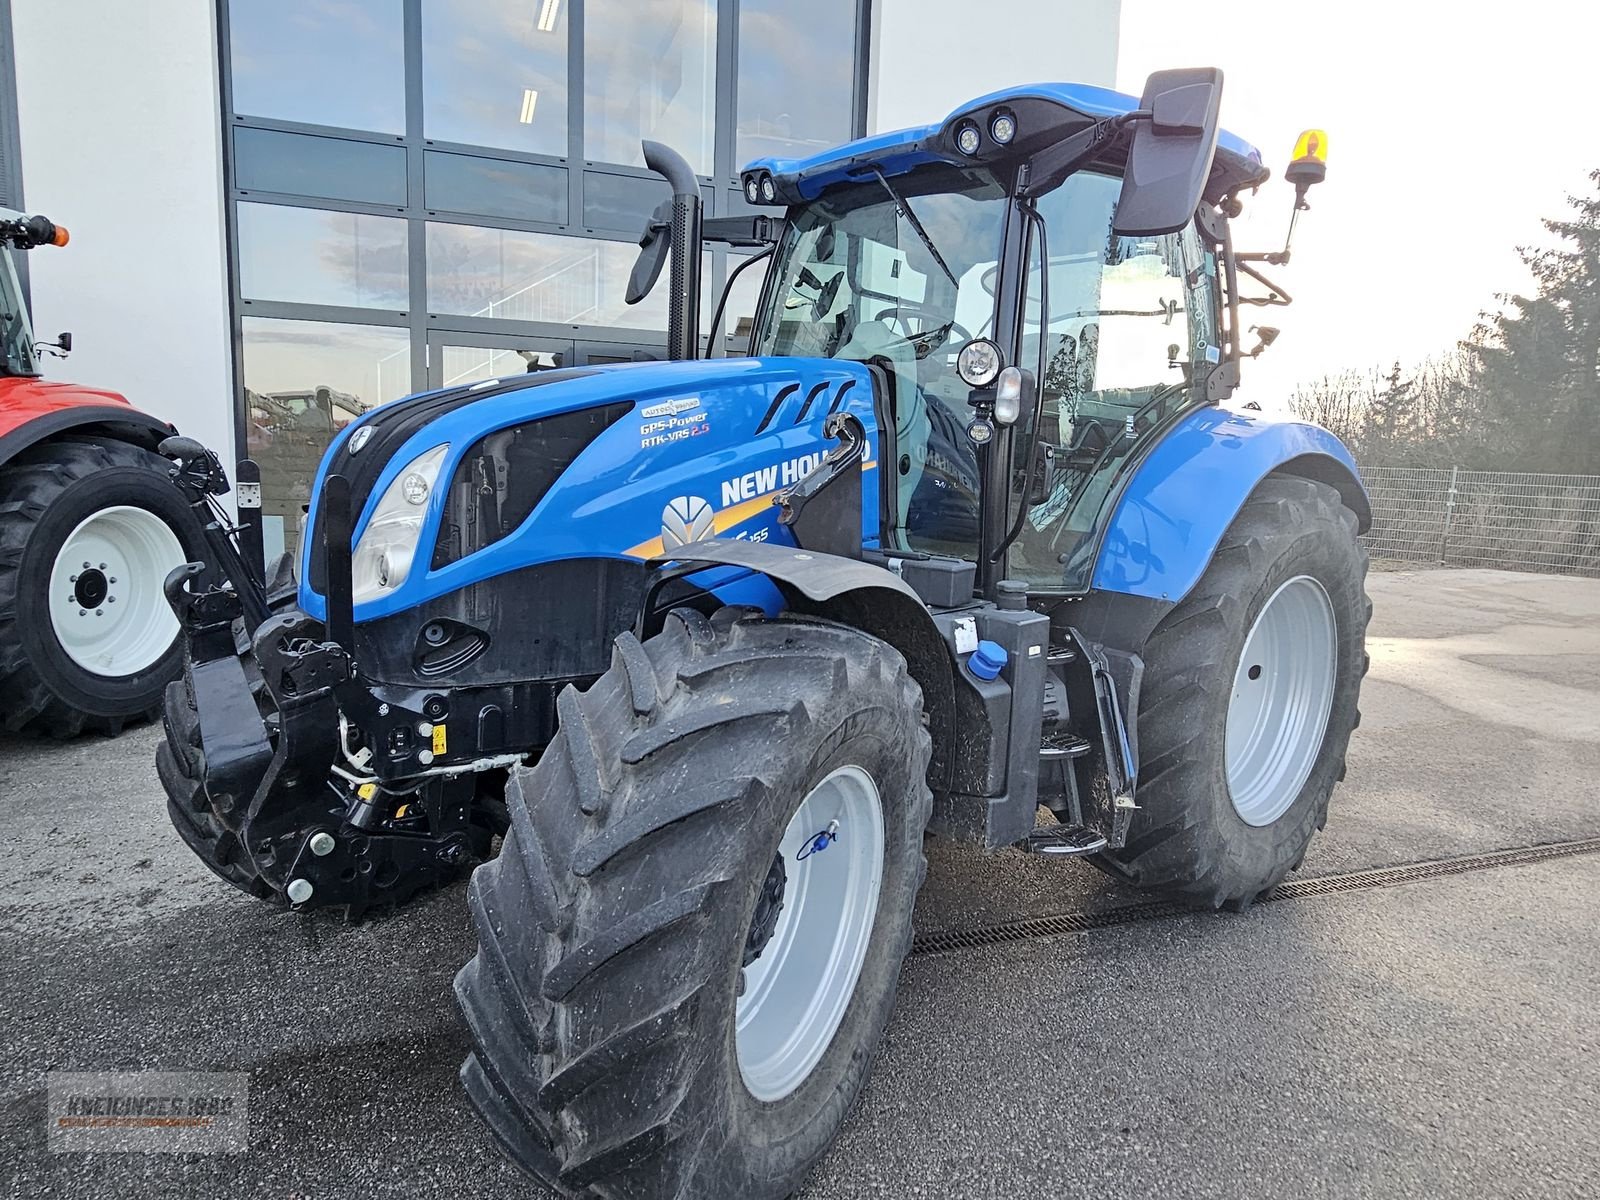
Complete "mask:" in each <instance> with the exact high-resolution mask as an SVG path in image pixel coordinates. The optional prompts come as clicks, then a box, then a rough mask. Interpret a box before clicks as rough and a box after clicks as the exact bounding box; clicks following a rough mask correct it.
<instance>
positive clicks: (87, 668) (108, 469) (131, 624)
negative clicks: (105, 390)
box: [0, 441, 204, 737]
mask: <svg viewBox="0 0 1600 1200" xmlns="http://www.w3.org/2000/svg"><path fill="white" fill-rule="evenodd" d="M167 471H168V464H167V463H166V461H165V460H164V459H162V458H161V457H160V456H159V455H157V454H153V453H151V452H150V451H148V450H143V449H140V448H139V447H138V446H132V445H128V444H126V443H123V442H115V441H63V442H50V443H46V444H44V445H40V446H34V447H31V448H30V449H28V450H25V451H23V452H22V454H20V455H19V456H18V457H17V458H16V459H14V460H12V461H11V462H9V463H7V464H6V466H5V467H4V468H0V727H3V728H5V729H7V730H10V731H12V732H22V731H26V732H30V733H45V734H49V735H52V736H55V737H73V736H76V735H77V734H79V733H81V732H83V731H84V730H93V731H95V732H99V733H107V734H115V733H117V732H119V731H120V730H121V729H122V727H123V725H124V724H126V723H127V722H129V721H132V720H138V719H141V718H149V717H153V716H154V715H155V713H156V712H157V710H158V709H159V707H160V704H161V694H162V691H163V689H164V688H165V687H166V685H167V684H168V682H170V681H171V680H172V679H174V678H176V677H177V674H178V672H179V671H180V670H181V668H182V666H183V645H182V641H181V639H180V637H179V629H178V621H177V618H176V617H175V616H174V615H173V613H172V609H171V607H170V606H169V605H168V604H167V602H166V597H165V596H164V595H163V594H162V590H161V585H162V583H163V581H164V580H165V579H166V577H167V573H168V572H169V571H171V570H172V568H173V567H176V566H178V565H180V564H182V563H184V562H188V561H190V560H193V559H196V558H200V557H203V556H204V549H203V547H204V534H203V532H202V531H201V528H200V523H199V521H198V520H197V519H196V517H195V516H194V514H193V512H192V511H191V510H190V509H189V506H188V505H187V504H186V503H185V502H184V499H183V497H182V496H181V495H180V494H179V492H178V490H177V489H176V488H174V487H173V486H172V484H171V483H170V482H169V481H168V479H167Z"/></svg>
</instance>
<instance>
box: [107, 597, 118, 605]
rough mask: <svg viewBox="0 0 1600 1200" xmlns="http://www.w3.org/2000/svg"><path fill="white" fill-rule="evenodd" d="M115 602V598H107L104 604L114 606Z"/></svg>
mask: <svg viewBox="0 0 1600 1200" xmlns="http://www.w3.org/2000/svg"><path fill="white" fill-rule="evenodd" d="M116 602H117V598H116V597H115V596H107V597H106V603H107V604H115V603H116Z"/></svg>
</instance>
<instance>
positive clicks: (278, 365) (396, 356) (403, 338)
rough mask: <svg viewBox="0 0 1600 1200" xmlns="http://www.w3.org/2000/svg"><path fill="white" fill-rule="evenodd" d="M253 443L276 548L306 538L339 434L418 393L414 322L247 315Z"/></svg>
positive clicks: (248, 414) (247, 397)
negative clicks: (390, 324) (323, 467)
mask: <svg viewBox="0 0 1600 1200" xmlns="http://www.w3.org/2000/svg"><path fill="white" fill-rule="evenodd" d="M240 325H241V334H242V336H241V339H240V341H241V346H242V350H243V363H242V367H243V369H242V372H241V374H242V376H243V381H244V401H245V413H244V416H245V449H246V451H247V452H248V454H249V456H250V457H251V458H253V459H255V461H256V462H257V463H258V464H259V465H260V467H261V494H262V514H261V515H262V529H263V531H264V532H265V534H266V540H267V542H268V551H269V554H270V553H271V551H272V550H273V549H274V548H276V549H278V550H279V551H281V550H284V549H291V550H292V549H293V548H294V547H295V546H296V545H297V544H298V538H299V527H300V515H301V513H303V512H304V511H305V505H306V503H307V502H308V501H309V500H310V499H311V483H312V480H313V479H314V478H315V477H316V472H317V464H318V463H320V462H321V461H322V453H323V451H324V450H326V449H327V447H328V443H329V442H330V441H332V440H333V436H334V434H336V433H338V432H339V430H341V429H343V428H344V427H345V426H346V425H348V424H350V422H351V421H354V420H355V419H356V418H357V417H359V416H360V415H361V414H362V413H364V412H366V411H367V410H368V409H370V408H375V407H376V406H378V405H380V404H385V403H387V402H388V401H390V400H396V399H398V398H399V397H401V396H403V395H405V394H406V393H407V392H409V391H410V390H411V363H410V345H411V340H410V336H409V335H408V334H407V332H406V331H405V330H404V329H381V328H377V327H374V326H370V325H345V324H335V323H333V322H325V321H286V320H275V319H267V318H261V317H245V318H244V319H243V320H242V321H241V322H240Z"/></svg>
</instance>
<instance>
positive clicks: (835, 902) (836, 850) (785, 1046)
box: [735, 766, 884, 1103]
mask: <svg viewBox="0 0 1600 1200" xmlns="http://www.w3.org/2000/svg"><path fill="white" fill-rule="evenodd" d="M883 860H884V828H883V804H882V801H881V799H880V798H879V795H878V785H877V783H876V782H875V781H874V780H873V778H872V776H871V775H869V774H868V773H867V772H866V771H865V770H863V769H862V768H861V767H857V766H845V767H840V768H839V769H838V770H836V771H833V772H832V773H830V774H829V775H828V776H827V777H826V778H824V779H823V780H822V781H821V782H819V783H818V784H817V785H816V786H815V787H813V788H812V789H811V791H810V792H808V793H807V794H806V797H805V799H803V800H802V801H801V802H800V805H799V807H798V808H796V809H795V811H794V813H793V815H792V816H791V817H790V819H789V823H788V825H787V826H786V827H785V829H784V832H783V839H782V841H781V842H779V845H778V853H777V855H776V858H775V860H774V863H773V865H772V867H771V868H769V869H768V871H767V877H766V880H765V882H764V883H763V885H762V889H761V896H760V897H759V898H758V900H757V903H756V909H755V915H754V917H753V919H752V921H751V924H750V934H749V937H748V938H747V939H746V943H745V960H744V967H743V971H742V980H741V982H742V985H743V986H742V988H741V991H740V995H739V997H738V1001H737V1007H736V1016H735V1025H736V1031H735V1041H736V1047H737V1054H738V1060H739V1073H740V1075H741V1076H742V1077H743V1079H744V1084H745V1087H746V1088H747V1089H749V1091H750V1094H751V1095H753V1096H754V1097H755V1098H756V1099H757V1100H762V1101H766V1102H768V1103H771V1102H773V1101H776V1100H781V1099H782V1098H783V1097H785V1096H787V1095H789V1094H790V1093H791V1092H793V1091H794V1090H795V1089H796V1088H798V1087H799V1086H800V1085H801V1084H802V1083H804V1082H805V1080H806V1078H807V1077H808V1076H809V1075H810V1074H811V1072H812V1070H813V1069H814V1068H815V1067H816V1065H817V1063H818V1062H819V1061H820V1060H821V1058H822V1056H823V1054H824V1053H825V1052H826V1051H827V1049H828V1046H829V1045H830V1044H831V1043H832V1041H833V1036H834V1034H835V1033H836V1032H837V1031H838V1028H839V1024H840V1022H841V1021H843V1020H844V1016H845V1013H846V1011H847V1010H848V1009H849V1006H850V998H851V997H852V996H853V995H854V994H855V989H856V980H857V979H859V978H860V975H861V966H862V963H863V962H864V961H865V960H866V956H867V946H868V944H869V943H870V942H871V940H872V929H873V926H874V924H875V923H876V921H877V913H878V892H879V889H880V887H881V885H882V882H883ZM769 924H770V926H771V927H770V929H769V928H768V925H769Z"/></svg>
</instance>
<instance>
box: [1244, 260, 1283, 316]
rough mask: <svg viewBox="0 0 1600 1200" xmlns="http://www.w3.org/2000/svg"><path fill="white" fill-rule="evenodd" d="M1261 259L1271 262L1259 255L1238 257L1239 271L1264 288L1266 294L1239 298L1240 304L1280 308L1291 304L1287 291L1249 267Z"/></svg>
mask: <svg viewBox="0 0 1600 1200" xmlns="http://www.w3.org/2000/svg"><path fill="white" fill-rule="evenodd" d="M1263 259H1265V260H1266V261H1268V262H1270V261H1271V259H1270V258H1267V256H1266V255H1261V254H1241V255H1239V256H1238V262H1239V270H1241V271H1243V272H1244V273H1245V274H1246V275H1248V276H1250V278H1251V279H1254V280H1255V281H1256V282H1257V283H1259V284H1261V285H1262V286H1263V287H1265V288H1266V289H1267V292H1268V294H1267V295H1265V296H1242V297H1240V303H1242V304H1255V305H1261V306H1273V307H1280V308H1282V307H1287V306H1288V305H1290V304H1293V303H1294V297H1293V296H1291V295H1289V293H1288V292H1287V291H1285V290H1284V289H1283V288H1281V287H1279V286H1278V285H1277V284H1275V283H1273V282H1272V280H1270V279H1268V278H1267V277H1266V276H1265V275H1263V274H1262V273H1261V272H1260V271H1258V270H1256V269H1255V268H1254V267H1252V266H1251V265H1250V264H1251V263H1252V262H1260V261H1262V260H1263Z"/></svg>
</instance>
